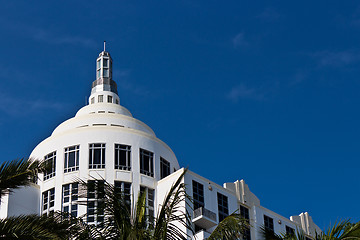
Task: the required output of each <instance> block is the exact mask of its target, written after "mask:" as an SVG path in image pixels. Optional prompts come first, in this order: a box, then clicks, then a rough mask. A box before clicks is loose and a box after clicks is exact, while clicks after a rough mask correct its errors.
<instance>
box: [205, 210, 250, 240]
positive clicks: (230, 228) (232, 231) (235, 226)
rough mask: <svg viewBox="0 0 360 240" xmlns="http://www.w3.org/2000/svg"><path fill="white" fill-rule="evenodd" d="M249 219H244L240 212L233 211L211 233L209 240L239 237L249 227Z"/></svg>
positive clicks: (226, 239) (228, 239) (227, 239)
mask: <svg viewBox="0 0 360 240" xmlns="http://www.w3.org/2000/svg"><path fill="white" fill-rule="evenodd" d="M249 227H250V226H249V223H248V221H247V219H244V218H243V217H242V216H241V215H240V214H238V213H233V214H231V215H229V216H227V217H226V218H225V219H224V220H222V221H221V222H220V223H219V224H218V226H217V227H216V228H215V230H214V231H213V232H212V233H211V235H210V237H209V238H208V240H217V239H225V240H232V239H234V240H235V239H239V238H240V237H241V235H242V234H243V233H244V232H245V230H247V229H248V228H249Z"/></svg>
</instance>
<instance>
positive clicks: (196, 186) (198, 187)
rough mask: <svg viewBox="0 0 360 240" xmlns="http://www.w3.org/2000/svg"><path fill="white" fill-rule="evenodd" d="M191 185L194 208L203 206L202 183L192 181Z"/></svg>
mask: <svg viewBox="0 0 360 240" xmlns="http://www.w3.org/2000/svg"><path fill="white" fill-rule="evenodd" d="M192 185H193V201H194V210H196V209H198V208H201V207H204V205H205V204H204V185H202V184H201V183H198V182H196V181H194V180H193V181H192Z"/></svg>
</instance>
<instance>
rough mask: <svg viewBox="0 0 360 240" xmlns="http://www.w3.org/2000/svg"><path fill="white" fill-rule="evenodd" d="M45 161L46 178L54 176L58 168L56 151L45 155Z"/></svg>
mask: <svg viewBox="0 0 360 240" xmlns="http://www.w3.org/2000/svg"><path fill="white" fill-rule="evenodd" d="M44 163H45V167H46V170H45V172H44V180H47V179H49V178H52V177H54V176H55V170H56V151H55V152H52V153H49V154H48V155H46V156H45V157H44Z"/></svg>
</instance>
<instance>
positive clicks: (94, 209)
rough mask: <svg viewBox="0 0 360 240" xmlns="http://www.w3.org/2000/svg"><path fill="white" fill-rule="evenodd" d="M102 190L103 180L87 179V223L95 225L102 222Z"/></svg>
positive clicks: (103, 187) (103, 188)
mask: <svg viewBox="0 0 360 240" xmlns="http://www.w3.org/2000/svg"><path fill="white" fill-rule="evenodd" d="M104 191H105V181H104V180H88V182H87V198H86V213H87V215H86V222H87V223H88V224H91V225H96V226H97V225H101V224H103V222H104V217H105V214H104V205H103V204H104V194H105V193H104ZM91 219H93V220H91Z"/></svg>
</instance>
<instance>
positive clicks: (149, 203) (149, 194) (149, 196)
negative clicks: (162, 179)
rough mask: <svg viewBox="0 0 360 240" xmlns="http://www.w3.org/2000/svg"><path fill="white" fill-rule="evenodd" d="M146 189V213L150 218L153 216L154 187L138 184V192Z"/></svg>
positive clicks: (141, 192)
mask: <svg viewBox="0 0 360 240" xmlns="http://www.w3.org/2000/svg"><path fill="white" fill-rule="evenodd" d="M145 191H146V207H147V208H146V214H147V215H148V216H149V218H150V219H152V218H154V216H155V215H154V189H151V188H147V187H143V186H140V194H143V193H144V192H145Z"/></svg>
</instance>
